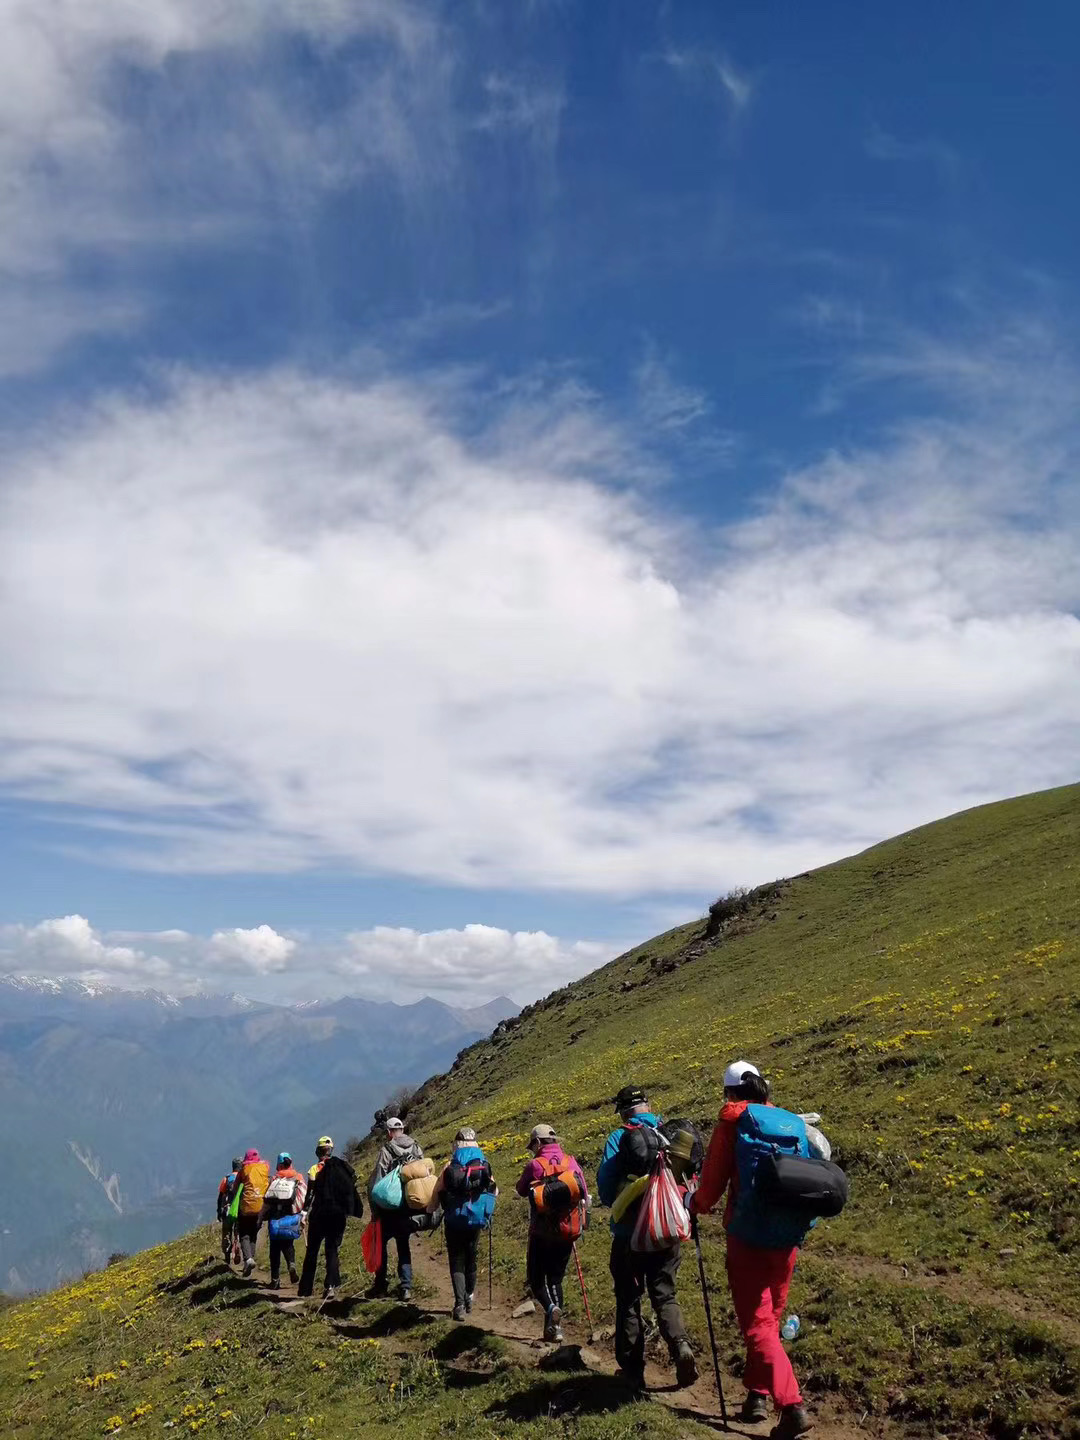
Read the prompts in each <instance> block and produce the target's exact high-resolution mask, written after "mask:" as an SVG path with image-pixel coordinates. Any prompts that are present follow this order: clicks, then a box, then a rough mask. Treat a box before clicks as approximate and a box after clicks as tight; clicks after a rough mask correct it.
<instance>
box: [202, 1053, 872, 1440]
mask: <svg viewBox="0 0 1080 1440" xmlns="http://www.w3.org/2000/svg"><path fill="white" fill-rule="evenodd" d="M614 1104H615V1109H616V1110H617V1112H618V1114H619V1124H618V1125H617V1126H616V1127H615V1129H613V1130H612V1132H611V1134H610V1135H609V1136H608V1138H607V1141H606V1142H605V1145H604V1149H603V1153H602V1156H601V1158H600V1162H599V1166H598V1168H597V1172H596V1189H597V1196H598V1198H599V1200H600V1202H601V1204H603V1205H605V1206H607V1207H609V1208H610V1211H611V1219H610V1229H611V1254H610V1262H609V1264H610V1271H611V1278H612V1283H613V1286H614V1296H615V1358H616V1361H617V1362H618V1366H619V1373H620V1376H621V1378H622V1379H623V1380H624V1382H625V1383H626V1384H627V1385H628V1386H629V1387H631V1388H632V1389H633V1390H634V1391H641V1390H643V1389H644V1385H645V1326H644V1322H643V1319H642V1312H641V1302H642V1299H643V1297H644V1296H645V1295H646V1294H648V1297H649V1300H650V1302H651V1304H652V1308H653V1311H654V1312H655V1315H656V1322H657V1326H658V1328H659V1331H660V1335H661V1337H662V1339H663V1341H664V1342H665V1344H666V1345H667V1348H668V1352H669V1354H670V1357H671V1360H672V1363H673V1364H674V1367H675V1374H676V1378H677V1381H678V1384H679V1385H680V1386H688V1385H692V1384H693V1383H694V1382H695V1381H696V1380H697V1378H698V1368H697V1360H696V1357H695V1354H694V1350H693V1347H692V1345H691V1343H690V1338H689V1336H688V1334H687V1330H686V1325H685V1322H684V1319H683V1314H682V1310H681V1308H680V1305H679V1301H678V1296H677V1288H676V1286H677V1278H678V1273H679V1266H680V1262H681V1252H682V1244H683V1242H685V1241H686V1240H690V1239H693V1241H694V1242H695V1245H696V1247H697V1254H698V1263H699V1268H700V1267H702V1261H701V1247H700V1240H699V1238H698V1234H697V1217H698V1216H700V1215H705V1214H708V1213H709V1212H710V1211H712V1210H713V1209H714V1208H715V1207H716V1206H717V1205H718V1204H719V1203H720V1201H721V1200H722V1199H723V1198H724V1197H725V1195H726V1203H725V1206H724V1229H725V1231H726V1239H727V1275H728V1283H729V1287H730V1291H731V1298H732V1304H733V1307H734V1310H735V1315H736V1318H737V1320H738V1324H739V1328H740V1330H741V1332H742V1335H743V1338H744V1341H745V1344H746V1366H745V1369H744V1372H743V1379H744V1382H745V1385H746V1390H747V1394H746V1398H745V1401H744V1403H743V1406H742V1409H741V1412H740V1418H741V1419H742V1420H743V1421H744V1422H747V1423H750V1424H756V1423H759V1422H761V1421H763V1420H765V1419H766V1418H767V1417H768V1413H769V1405H768V1402H769V1400H770V1398H771V1400H772V1402H773V1404H774V1406H775V1408H776V1411H777V1421H776V1423H775V1425H774V1426H773V1428H772V1430H771V1432H770V1437H771V1440H794V1437H797V1436H800V1435H804V1434H805V1433H806V1432H807V1431H808V1430H809V1429H810V1428H811V1421H810V1418H809V1415H808V1414H807V1411H806V1409H805V1407H804V1405H803V1399H802V1394H801V1392H800V1389H799V1385H798V1381H797V1380H796V1378H795V1374H794V1371H793V1370H792V1367H791V1362H790V1360H789V1358H788V1355H787V1352H786V1351H785V1349H784V1346H783V1345H782V1343H781V1338H780V1325H781V1321H782V1319H783V1314H784V1308H785V1305H786V1302H787V1295H788V1289H789V1287H790V1284H791V1279H792V1275H793V1273H794V1269H795V1261H796V1258H797V1256H798V1250H799V1247H800V1245H801V1244H802V1242H803V1240H804V1238H805V1236H806V1233H807V1231H808V1230H809V1229H810V1228H811V1227H812V1226H813V1224H814V1223H815V1222H816V1218H817V1217H819V1216H822V1215H832V1214H837V1213H839V1210H840V1209H841V1208H842V1207H843V1204H844V1202H845V1200H846V1198H847V1182H846V1179H845V1177H844V1175H843V1172H842V1171H840V1170H839V1169H838V1167H836V1166H835V1165H833V1164H832V1163H831V1155H830V1147H829V1144H828V1141H827V1140H826V1139H825V1137H824V1136H823V1135H822V1134H821V1132H820V1131H819V1130H818V1129H817V1128H816V1126H815V1125H814V1123H813V1122H815V1121H816V1120H818V1119H819V1118H820V1117H818V1116H816V1115H807V1116H802V1115H797V1114H794V1113H792V1112H790V1111H787V1110H783V1109H781V1108H779V1107H777V1106H774V1105H773V1104H772V1102H771V1101H770V1099H769V1085H768V1082H767V1081H766V1080H765V1079H764V1077H763V1076H762V1075H761V1074H760V1072H759V1071H758V1069H757V1068H756V1067H755V1066H754V1065H752V1064H750V1063H749V1062H748V1061H745V1060H737V1061H734V1062H733V1063H732V1064H731V1065H729V1066H728V1067H727V1070H726V1071H725V1073H724V1103H723V1105H722V1107H721V1109H720V1113H719V1116H718V1118H717V1122H716V1125H715V1126H714V1128H713V1131H712V1135H711V1138H710V1141H709V1144H708V1148H707V1149H706V1148H705V1146H704V1144H703V1142H702V1139H701V1136H700V1134H699V1133H698V1131H697V1129H696V1127H695V1126H694V1124H693V1123H692V1122H691V1121H688V1120H674V1121H670V1120H669V1121H667V1122H665V1121H663V1120H661V1118H660V1117H659V1116H658V1115H657V1114H656V1113H655V1112H654V1111H653V1110H652V1108H651V1107H650V1105H649V1102H648V1098H647V1096H646V1094H645V1092H644V1091H643V1090H642V1089H641V1088H640V1087H638V1086H634V1085H627V1086H624V1087H623V1089H621V1090H620V1091H619V1093H618V1095H617V1096H616V1097H615V1102H614ZM384 1128H385V1141H384V1143H383V1144H382V1146H381V1148H380V1150H379V1152H378V1155H377V1158H376V1161H375V1166H374V1169H373V1170H372V1173H371V1175H370V1177H369V1178H368V1181H367V1186H366V1188H367V1193H368V1198H369V1200H370V1203H371V1220H370V1222H369V1224H368V1227H367V1228H366V1230H365V1232H364V1237H363V1250H364V1259H365V1264H366V1266H367V1268H368V1270H369V1271H370V1272H371V1273H372V1274H373V1277H374V1278H373V1283H372V1286H371V1288H370V1290H369V1291H368V1292H367V1293H368V1295H369V1296H370V1297H373V1298H374V1297H381V1296H386V1295H388V1294H389V1247H390V1245H391V1244H393V1246H394V1247H395V1249H396V1252H397V1254H396V1258H397V1279H398V1288H397V1295H398V1298H399V1299H401V1300H409V1299H411V1297H412V1285H413V1271H412V1253H411V1242H412V1237H413V1236H414V1235H415V1234H417V1233H419V1232H422V1231H424V1230H431V1229H434V1228H436V1227H437V1226H438V1225H440V1224H441V1225H442V1226H443V1229H444V1233H445V1236H446V1251H447V1257H448V1261H449V1267H450V1277H451V1282H452V1285H453V1294H454V1305H453V1318H454V1319H455V1320H459V1321H460V1320H464V1319H465V1317H466V1316H467V1315H468V1314H469V1313H470V1311H471V1310H472V1308H473V1304H474V1301H475V1295H476V1278H477V1251H478V1246H479V1241H480V1237H481V1235H482V1234H483V1233H484V1231H485V1230H486V1231H487V1232H488V1234H489V1236H490V1230H491V1224H492V1218H493V1215H494V1210H495V1204H496V1200H497V1199H498V1196H499V1189H498V1186H497V1185H496V1182H495V1178H494V1176H493V1174H492V1170H491V1166H490V1164H489V1163H488V1160H487V1158H486V1157H485V1155H484V1153H483V1151H482V1150H481V1148H480V1147H479V1145H478V1144H477V1137H476V1132H475V1130H473V1129H472V1128H471V1127H470V1126H467V1125H463V1126H462V1127H461V1128H460V1129H459V1130H458V1132H457V1135H456V1136H455V1140H454V1150H453V1153H452V1154H451V1156H450V1158H449V1160H448V1161H447V1163H446V1164H445V1165H444V1166H443V1167H442V1169H441V1170H440V1171H439V1172H438V1173H436V1170H435V1167H434V1165H433V1164H432V1162H431V1160H430V1159H428V1158H427V1157H426V1156H425V1155H424V1152H423V1150H422V1149H421V1147H420V1146H419V1145H418V1144H417V1143H416V1141H415V1140H413V1139H412V1137H411V1136H410V1135H408V1134H407V1133H406V1131H405V1126H404V1124H403V1122H402V1121H401V1120H400V1119H399V1118H398V1117H397V1116H390V1117H389V1118H387V1119H386V1120H385V1122H384ZM528 1151H529V1160H528V1162H527V1164H526V1165H525V1167H524V1169H523V1170H522V1171H521V1174H520V1175H519V1176H518V1178H517V1181H516V1183H515V1186H514V1189H515V1191H516V1193H517V1195H519V1196H521V1197H522V1198H523V1199H526V1200H528V1202H529V1234H528V1246H527V1251H526V1257H525V1270H526V1277H527V1283H528V1288H529V1291H530V1293H531V1295H532V1297H533V1300H534V1301H535V1302H536V1304H537V1305H538V1306H539V1308H540V1309H541V1310H542V1312H543V1337H544V1339H545V1340H547V1341H550V1342H553V1343H558V1342H560V1341H561V1340H562V1338H563V1332H562V1317H563V1311H564V1309H565V1305H564V1295H563V1284H564V1280H565V1276H566V1273H567V1269H568V1267H569V1264H570V1260H571V1258H573V1259H574V1260H575V1263H576V1264H577V1265H578V1277H579V1279H580V1280H581V1285H582V1295H583V1298H585V1303H586V1309H588V1300H587V1295H586V1291H585V1286H584V1279H583V1277H582V1274H581V1269H580V1264H579V1263H578V1262H577V1250H576V1241H577V1239H578V1237H579V1236H580V1235H581V1234H582V1232H583V1230H584V1229H585V1228H586V1226H587V1224H588V1220H589V1214H590V1211H591V1208H592V1205H593V1197H592V1195H591V1194H590V1192H589V1187H588V1184H587V1182H586V1178H585V1172H584V1170H583V1168H582V1166H581V1164H580V1162H579V1161H578V1160H577V1159H576V1158H575V1157H574V1156H572V1155H570V1154H568V1153H567V1152H566V1151H565V1150H564V1149H563V1147H562V1145H561V1144H560V1141H559V1137H558V1135H557V1134H556V1132H555V1130H554V1129H553V1128H552V1126H551V1125H548V1124H538V1125H536V1126H534V1128H533V1130H532V1133H531V1134H530V1136H529V1140H528ZM363 1213H364V1201H363V1198H362V1196H361V1194H360V1191H359V1187H358V1185H357V1180H356V1174H355V1172H354V1170H353V1168H352V1166H351V1165H349V1164H348V1162H347V1161H345V1160H343V1159H342V1158H341V1157H340V1156H337V1155H335V1154H334V1145H333V1141H332V1140H331V1138H330V1137H329V1136H328V1135H324V1136H322V1137H321V1138H320V1139H319V1142H318V1144H317V1146H316V1148H315V1163H314V1164H313V1165H312V1166H311V1168H310V1170H308V1171H307V1173H306V1174H305V1173H301V1172H300V1171H298V1170H296V1169H295V1168H294V1166H293V1162H292V1157H291V1156H290V1155H288V1154H287V1153H282V1154H280V1155H279V1156H278V1157H277V1164H276V1169H275V1172H274V1174H273V1175H271V1173H270V1167H269V1166H268V1164H267V1163H266V1162H265V1161H264V1160H262V1159H261V1157H260V1156H259V1154H258V1152H257V1151H255V1150H249V1151H248V1152H247V1153H246V1154H245V1155H244V1157H243V1159H242V1160H239V1159H237V1160H234V1161H233V1167H232V1171H231V1173H230V1174H229V1175H228V1176H226V1177H225V1178H224V1179H223V1180H222V1182H221V1186H220V1188H219V1193H218V1216H219V1218H220V1220H221V1224H222V1231H221V1243H222V1250H223V1253H224V1255H225V1257H226V1259H227V1260H228V1261H229V1262H230V1263H232V1264H236V1263H240V1264H242V1265H243V1273H244V1274H245V1275H250V1274H251V1272H252V1270H253V1269H254V1268H255V1242H256V1237H257V1235H258V1232H259V1228H260V1225H261V1224H262V1223H265V1224H266V1225H267V1229H268V1232H269V1250H270V1284H271V1286H272V1287H275V1288H277V1287H279V1286H280V1271H281V1262H282V1260H284V1261H285V1263H286V1265H287V1266H288V1271H289V1278H290V1279H291V1280H292V1281H293V1282H294V1283H296V1284H297V1294H298V1295H299V1296H310V1295H311V1294H312V1291H313V1287H314V1281H315V1271H316V1267H317V1265H318V1256H319V1250H320V1247H324V1248H325V1252H326V1261H325V1267H326V1273H325V1286H324V1291H323V1295H324V1298H333V1296H334V1295H335V1293H336V1289H337V1287H338V1286H339V1285H340V1283H341V1277H340V1270H339V1264H338V1248H339V1246H340V1244H341V1241H342V1238H343V1236H344V1233H345V1225H346V1221H347V1219H348V1218H349V1216H351V1215H352V1216H357V1217H362V1216H363ZM301 1234H306V1238H307V1249H306V1253H305V1256H304V1265H303V1271H302V1273H301V1274H300V1275H299V1276H298V1275H297V1270H296V1261H295V1242H296V1240H297V1239H298V1238H299V1237H300V1235H301ZM489 1268H490V1267H489ZM700 1274H701V1281H702V1287H703V1295H704V1300H705V1305H706V1318H707V1320H708V1321H709V1327H710V1338H711V1339H712V1338H713V1337H712V1328H711V1323H712V1322H711V1315H710V1312H709V1308H708V1291H707V1288H706V1286H705V1276H704V1269H703V1268H700ZM713 1360H714V1365H715V1367H716V1381H717V1386H718V1389H719V1391H720V1399H721V1404H722V1405H723V1391H722V1387H721V1386H720V1371H719V1364H718V1361H717V1358H716V1347H715V1340H713ZM725 1414H726V1412H725Z"/></svg>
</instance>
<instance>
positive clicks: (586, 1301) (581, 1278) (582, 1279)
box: [570, 1240, 593, 1339]
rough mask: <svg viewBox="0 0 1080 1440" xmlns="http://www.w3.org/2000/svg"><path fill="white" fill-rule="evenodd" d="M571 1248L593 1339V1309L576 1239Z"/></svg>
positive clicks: (590, 1334) (586, 1317)
mask: <svg viewBox="0 0 1080 1440" xmlns="http://www.w3.org/2000/svg"><path fill="white" fill-rule="evenodd" d="M570 1248H571V1249H572V1250H573V1252H574V1264H575V1265H576V1266H577V1278H578V1284H579V1285H580V1286H581V1298H582V1300H583V1302H584V1304H585V1319H586V1320H588V1322H589V1338H590V1339H591V1338H592V1333H593V1323H592V1311H591V1310H590V1309H589V1296H588V1292H587V1291H586V1289H585V1276H584V1275H583V1274H582V1272H581V1261H580V1260H579V1259H578V1253H577V1241H576V1240H575V1241H574V1242H573V1244H572V1245H571V1247H570Z"/></svg>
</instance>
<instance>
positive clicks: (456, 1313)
mask: <svg viewBox="0 0 1080 1440" xmlns="http://www.w3.org/2000/svg"><path fill="white" fill-rule="evenodd" d="M467 1313H468V1312H467V1311H466V1309H465V1306H464V1305H455V1306H454V1309H453V1313H452V1315H451V1319H453V1320H464V1319H465V1316H466V1314H467Z"/></svg>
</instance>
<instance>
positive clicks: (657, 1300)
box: [611, 1235, 687, 1375]
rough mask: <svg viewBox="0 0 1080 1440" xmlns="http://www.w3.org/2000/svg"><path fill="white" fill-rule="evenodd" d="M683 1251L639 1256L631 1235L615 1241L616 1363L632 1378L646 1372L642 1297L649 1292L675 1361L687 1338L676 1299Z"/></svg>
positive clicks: (614, 1236)
mask: <svg viewBox="0 0 1080 1440" xmlns="http://www.w3.org/2000/svg"><path fill="white" fill-rule="evenodd" d="M680 1249H681V1247H680V1246H678V1245H672V1246H671V1247H670V1248H669V1249H667V1250H654V1251H652V1252H650V1253H645V1252H642V1253H640V1254H639V1253H638V1252H637V1251H636V1250H631V1249H630V1237H629V1235H613V1236H612V1237H611V1278H612V1280H614V1282H615V1359H616V1360H617V1361H618V1362H619V1364H620V1365H621V1366H622V1368H623V1369H624V1370H625V1371H626V1372H627V1374H629V1375H641V1374H642V1373H643V1372H644V1369H645V1327H644V1325H643V1324H642V1322H641V1297H642V1295H644V1293H645V1291H646V1290H648V1292H649V1299H650V1300H651V1301H652V1307H653V1310H655V1312H656V1321H657V1324H658V1325H659V1326H660V1334H661V1335H662V1336H663V1337H664V1339H665V1340H666V1341H667V1346H668V1350H669V1352H670V1354H671V1357H672V1359H674V1358H675V1352H676V1350H677V1349H678V1346H679V1344H680V1342H681V1341H683V1340H685V1339H686V1338H687V1337H686V1325H685V1323H684V1321H683V1317H682V1311H681V1310H680V1309H679V1302H678V1300H676V1298H675V1277H676V1275H677V1274H678V1273H679V1261H680V1259H681V1258H682V1257H681V1255H680V1253H679V1252H680Z"/></svg>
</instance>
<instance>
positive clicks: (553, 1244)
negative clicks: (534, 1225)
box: [525, 1235, 573, 1311]
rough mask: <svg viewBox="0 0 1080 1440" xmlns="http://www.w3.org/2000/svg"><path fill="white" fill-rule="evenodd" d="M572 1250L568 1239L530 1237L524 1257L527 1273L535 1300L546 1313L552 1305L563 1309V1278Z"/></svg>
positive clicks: (541, 1236) (540, 1236) (546, 1236)
mask: <svg viewBox="0 0 1080 1440" xmlns="http://www.w3.org/2000/svg"><path fill="white" fill-rule="evenodd" d="M572 1248H573V1247H572V1246H571V1244H570V1242H569V1241H568V1240H556V1239H553V1238H552V1237H551V1236H548V1235H530V1236H529V1248H528V1250H527V1251H526V1254H525V1274H526V1278H527V1279H528V1282H529V1289H530V1290H531V1291H532V1293H533V1299H534V1300H535V1301H536V1303H537V1304H538V1305H542V1306H543V1307H544V1309H545V1311H547V1310H550V1309H551V1307H552V1306H553V1305H557V1306H558V1307H559V1309H560V1310H561V1309H562V1308H563V1276H564V1275H565V1274H566V1267H567V1265H569V1263H570V1251H571V1249H572Z"/></svg>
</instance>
